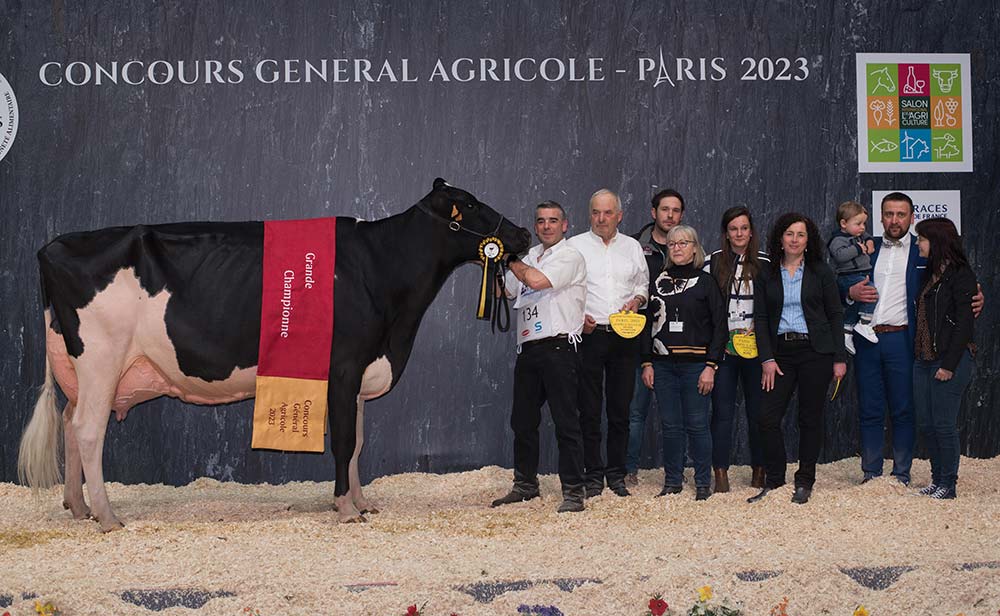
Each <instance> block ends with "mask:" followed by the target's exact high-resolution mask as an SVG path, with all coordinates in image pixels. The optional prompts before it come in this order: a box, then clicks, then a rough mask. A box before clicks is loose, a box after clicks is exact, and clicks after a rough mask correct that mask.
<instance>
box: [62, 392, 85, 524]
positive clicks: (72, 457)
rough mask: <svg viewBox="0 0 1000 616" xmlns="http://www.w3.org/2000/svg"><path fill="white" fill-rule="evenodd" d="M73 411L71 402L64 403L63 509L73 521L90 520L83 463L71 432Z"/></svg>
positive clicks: (74, 436)
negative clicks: (71, 514) (71, 516)
mask: <svg viewBox="0 0 1000 616" xmlns="http://www.w3.org/2000/svg"><path fill="white" fill-rule="evenodd" d="M73 411H74V407H73V404H72V403H71V402H67V403H66V408H65V409H64V410H63V439H64V441H63V442H64V451H65V453H66V483H65V484H64V485H63V507H65V508H66V509H69V510H70V511H71V512H72V513H73V519H75V520H85V519H87V518H90V517H91V515H90V507H88V506H87V502H86V501H85V500H84V499H83V462H82V461H81V460H80V447H79V446H78V445H77V442H76V432H74V430H73Z"/></svg>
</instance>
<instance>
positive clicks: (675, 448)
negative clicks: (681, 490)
mask: <svg viewBox="0 0 1000 616" xmlns="http://www.w3.org/2000/svg"><path fill="white" fill-rule="evenodd" d="M704 369H705V364H703V363H701V362H698V363H685V362H673V361H669V360H665V359H657V360H654V361H653V389H654V390H655V391H656V405H657V410H658V411H659V413H660V433H661V435H662V437H663V473H664V475H663V485H665V486H679V485H681V483H682V482H683V478H684V444H685V443H684V442H685V436H686V437H687V439H686V440H687V441H688V443H689V444H690V454H691V459H692V461H693V462H694V485H695V486H697V487H699V488H701V487H705V488H707V487H708V486H709V484H710V483H711V480H712V435H711V433H710V432H709V429H708V423H709V422H708V396H703V395H701V394H700V393H698V377H699V376H700V375H701V371H702V370H704Z"/></svg>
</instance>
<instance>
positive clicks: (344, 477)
mask: <svg viewBox="0 0 1000 616" xmlns="http://www.w3.org/2000/svg"><path fill="white" fill-rule="evenodd" d="M348 389H349V388H348V387H346V386H342V385H338V384H335V383H331V385H330V392H329V394H328V398H327V399H328V401H329V406H330V409H329V416H330V431H331V433H332V434H333V438H331V439H330V440H331V447H332V449H333V459H334V464H336V469H335V470H336V478H337V480H336V484H335V485H334V488H333V500H334V503H335V505H336V508H337V518H338V519H339V521H340V522H367V520H365V517H364V516H363V515H361V512H360V511H358V508H357V507H355V506H354V499H353V497H352V496H351V483H350V472H349V469H350V465H351V457H352V456H353V455H354V446H355V434H354V429H355V426H356V416H357V414H358V407H357V404H356V400H357V395H358V390H357V387H355V388H353V391H348V392H346V395H345V390H348Z"/></svg>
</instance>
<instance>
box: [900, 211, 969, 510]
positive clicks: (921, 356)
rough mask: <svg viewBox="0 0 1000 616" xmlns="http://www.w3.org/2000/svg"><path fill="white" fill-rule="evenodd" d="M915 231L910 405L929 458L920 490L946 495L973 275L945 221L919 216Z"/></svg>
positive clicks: (965, 382) (965, 373) (953, 464)
mask: <svg viewBox="0 0 1000 616" xmlns="http://www.w3.org/2000/svg"><path fill="white" fill-rule="evenodd" d="M916 231H917V247H918V248H919V249H920V256H921V257H924V258H926V259H927V273H926V274H925V279H924V283H923V288H922V290H921V291H920V295H919V296H918V297H917V328H916V330H917V331H916V338H915V340H914V344H913V352H914V355H915V356H916V358H915V359H916V361H915V362H914V364H913V406H914V410H915V412H916V418H917V430H918V431H919V432H920V434H921V435H922V436H923V438H924V444H925V445H926V446H927V454H928V457H930V461H931V483H930V485H928V486H927V487H925V488H924V489H922V490H920V494H923V495H925V496H930V497H931V498H936V499H950V498H955V484H956V482H957V480H958V462H959V445H958V411H959V409H960V408H961V406H962V396H963V395H964V394H965V390H966V388H968V386H969V382H970V381H971V380H972V373H973V370H974V369H975V365H974V363H973V356H974V354H975V348H976V347H975V344H973V342H972V335H973V321H974V318H973V316H972V297H973V296H974V295H976V293H977V287H976V275H975V274H974V273H973V272H972V268H971V267H969V260H968V259H967V258H966V257H965V251H963V250H962V243H961V240H960V239H959V237H958V230H957V229H955V224H954V223H952V222H951V221H950V220H948V219H947V218H930V219H927V220H921V221H920V222H918V223H917V227H916Z"/></svg>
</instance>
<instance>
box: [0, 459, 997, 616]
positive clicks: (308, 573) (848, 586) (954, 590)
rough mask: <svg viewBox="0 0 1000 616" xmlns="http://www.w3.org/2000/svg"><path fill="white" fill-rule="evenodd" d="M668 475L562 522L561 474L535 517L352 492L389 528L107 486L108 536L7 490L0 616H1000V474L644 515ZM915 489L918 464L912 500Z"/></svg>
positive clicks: (434, 486)
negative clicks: (700, 594)
mask: <svg viewBox="0 0 1000 616" xmlns="http://www.w3.org/2000/svg"><path fill="white" fill-rule="evenodd" d="M793 471H794V467H792V468H790V469H789V477H791V474H792V472H793ZM688 472H689V473H690V470H689V471H688ZM661 478H662V472H660V471H657V470H650V471H643V472H642V473H640V485H639V487H638V488H636V489H635V490H633V496H632V497H629V498H624V499H623V498H619V497H616V496H614V495H613V494H611V493H610V492H608V491H605V493H604V494H603V495H602V496H600V497H597V498H595V499H590V500H588V502H587V511H586V512H584V513H578V514H556V513H555V508H556V506H557V505H558V503H559V499H558V497H557V494H558V480H557V478H556V477H555V476H546V477H544V478H543V479H542V493H543V498H541V499H535V500H533V501H530V502H527V503H519V504H517V505H509V506H506V507H503V508H499V509H490V508H488V506H487V504H488V503H489V501H490V500H491V499H493V498H495V497H496V496H498V495H501V494H503V493H504V492H505V491H506V490H507V488H508V487H509V485H510V479H511V473H510V471H509V470H505V469H501V468H497V467H489V468H484V469H480V470H477V471H470V472H466V473H456V474H449V475H427V474H403V475H395V476H389V477H383V478H380V479H378V480H376V481H374V482H372V483H371V485H369V486H367V488H366V495H367V496H369V498H371V499H372V500H373V501H374V502H375V504H376V505H377V506H379V507H380V508H381V510H382V511H381V513H378V514H375V515H370V516H369V522H368V523H367V524H338V523H337V522H336V513H335V512H333V511H332V502H333V498H332V494H333V484H332V483H311V482H307V483H290V484H286V485H281V486H269V485H240V484H234V483H219V482H217V481H215V480H210V479H200V480H198V481H195V482H194V483H192V484H190V485H188V486H184V487H181V488H173V487H166V486H162V485H133V486H126V485H120V484H109V486H108V491H109V494H110V497H111V501H112V504H113V506H114V507H115V509H116V511H117V513H118V515H119V517H120V518H121V519H122V520H123V521H124V522H125V524H126V528H125V529H124V530H123V531H120V532H115V533H111V534H108V535H102V534H100V533H99V532H98V529H97V525H96V523H94V522H90V521H80V522H78V521H74V520H72V519H71V517H70V515H69V513H68V512H65V511H63V509H62V506H61V489H54V490H51V491H46V492H43V493H42V494H41V495H40V496H39V497H35V496H33V495H32V493H31V492H30V491H29V490H28V489H27V488H23V487H20V486H16V485H13V484H0V503H2V506H0V608H3V609H5V610H9V611H10V612H11V614H13V615H14V616H18V615H20V614H28V613H32V614H33V613H34V601H35V600H37V599H41V600H44V601H51V602H53V603H54V604H55V605H56V606H57V607H59V608H60V609H61V610H62V612H63V614H67V615H72V614H125V615H135V614H145V615H149V614H154V613H158V614H163V615H164V616H169V615H181V614H183V615H190V614H194V613H198V614H232V615H236V614H244V613H246V608H249V610H250V612H252V611H253V610H257V611H258V612H259V613H260V614H261V615H262V616H271V615H277V614H350V615H356V614H377V615H379V616H383V615H387V614H404V613H405V612H406V608H407V606H408V605H411V604H416V605H417V606H421V605H423V604H425V602H426V606H425V607H424V611H423V612H422V614H434V615H437V614H444V615H446V616H447V615H449V614H452V613H455V614H460V615H463V616H470V615H475V614H512V615H514V614H518V613H519V612H518V608H519V607H521V606H524V605H528V606H543V607H546V608H547V607H549V606H554V607H555V608H556V609H557V610H558V611H557V612H556V611H550V612H549V613H551V614H557V613H561V614H565V615H566V616H569V615H577V614H587V615H589V614H635V615H640V614H645V611H646V604H647V602H648V600H649V597H650V596H652V595H653V594H655V593H660V594H662V595H663V597H664V599H666V600H667V601H668V602H669V603H670V604H671V606H672V608H673V609H674V610H675V612H676V613H686V611H687V608H688V607H690V606H691V604H692V603H693V602H694V601H695V599H696V597H697V593H696V589H697V588H698V587H701V586H703V585H705V584H710V585H711V586H712V589H713V591H714V593H715V596H716V598H722V597H727V598H729V600H730V601H731V602H739V603H740V604H741V605H742V607H743V609H744V614H763V615H767V614H769V613H770V610H771V607H772V606H774V605H775V604H777V603H778V602H779V601H780V600H781V599H782V597H783V596H787V597H788V600H789V602H788V614H790V615H794V614H801V615H815V614H844V615H849V614H851V613H852V612H853V610H854V608H855V607H856V606H857V605H859V604H863V605H864V606H866V607H867V608H868V609H869V610H870V612H871V614H872V615H873V616H883V615H888V614H905V615H907V616H915V615H920V614H933V615H935V616H936V615H939V614H949V615H955V614H959V613H964V614H965V615H966V616H972V615H973V614H988V615H990V616H996V614H997V613H998V610H1000V494H998V492H1000V458H994V459H991V460H974V459H963V460H962V466H961V482H960V484H959V498H958V499H957V500H954V501H932V500H930V499H927V498H924V497H919V496H915V495H914V494H913V492H914V490H913V489H910V488H904V487H902V486H900V485H898V484H897V483H896V482H894V481H892V480H890V479H887V478H883V479H879V480H876V481H872V482H870V483H868V484H865V485H859V483H858V480H859V478H860V470H859V462H858V460H857V459H848V460H842V461H840V462H836V463H833V464H827V465H821V466H820V468H819V471H818V481H817V485H816V489H815V491H814V493H813V498H812V500H811V501H810V502H809V503H808V504H807V505H805V506H799V505H794V504H792V503H790V502H789V499H790V496H791V488H790V487H789V486H786V487H784V488H782V489H780V490H777V491H776V492H774V493H772V494H771V496H770V497H769V498H768V499H767V501H766V502H765V503H760V504H756V505H749V504H747V503H746V502H745V499H746V498H747V497H748V496H751V495H752V494H754V493H755V490H752V489H751V488H750V487H749V469H748V468H747V467H734V468H733V469H732V471H731V481H732V484H733V487H734V490H733V491H732V492H731V493H729V494H716V495H714V496H713V497H712V498H710V499H709V500H708V501H705V502H697V503H696V502H695V501H694V494H693V492H694V490H693V487H691V481H690V475H689V480H688V483H687V485H686V486H685V490H684V492H683V493H682V494H680V495H676V496H670V497H667V498H654V496H655V495H656V494H657V493H658V492H659V488H660V483H661ZM928 479H929V466H928V464H927V462H925V461H917V462H915V464H914V486H917V487H919V486H922V485H924V484H925V483H926V482H927V481H928ZM849 574H850V575H849ZM852 576H853V577H852ZM747 580H749V581H747ZM755 580H758V581H755ZM878 588H883V589H878ZM144 593H145V594H144ZM185 597H186V598H185ZM171 605H173V606H174V607H170V606H171ZM185 605H187V606H188V607H184V606H185ZM151 608H156V609H159V610H161V611H158V612H153V611H151ZM521 610H522V612H521V613H524V610H525V608H523V607H521ZM0 613H2V612H0Z"/></svg>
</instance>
